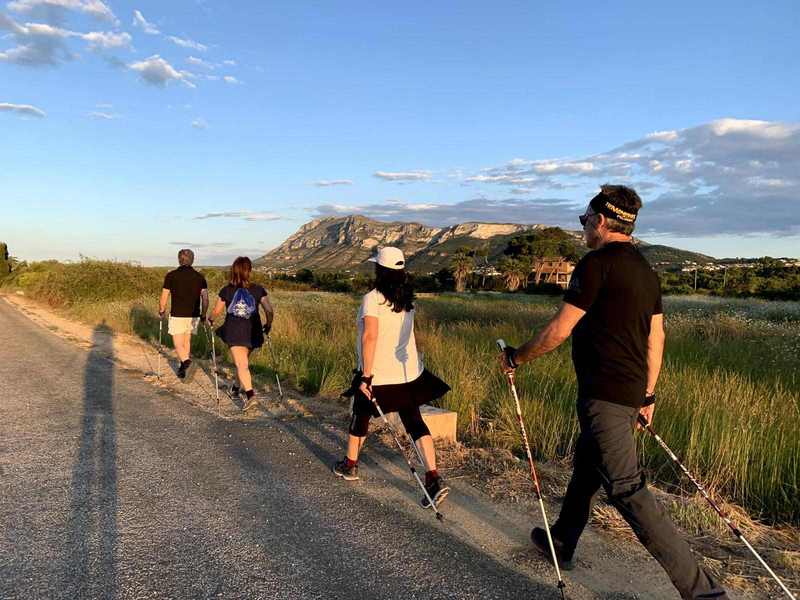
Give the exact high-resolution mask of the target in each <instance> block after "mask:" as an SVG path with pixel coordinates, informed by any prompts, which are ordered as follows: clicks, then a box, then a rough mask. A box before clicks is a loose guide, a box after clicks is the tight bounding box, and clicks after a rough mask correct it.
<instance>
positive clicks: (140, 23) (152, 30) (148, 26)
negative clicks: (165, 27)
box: [133, 10, 161, 35]
mask: <svg viewBox="0 0 800 600" xmlns="http://www.w3.org/2000/svg"><path fill="white" fill-rule="evenodd" d="M133 26H134V27H138V28H139V29H141V30H142V31H144V32H145V33H149V34H150V35H158V34H159V33H161V32H160V31H159V30H158V27H156V26H155V25H154V24H153V23H150V22H149V21H148V20H147V19H145V18H144V15H143V14H142V13H141V12H139V11H138V10H134V11H133Z"/></svg>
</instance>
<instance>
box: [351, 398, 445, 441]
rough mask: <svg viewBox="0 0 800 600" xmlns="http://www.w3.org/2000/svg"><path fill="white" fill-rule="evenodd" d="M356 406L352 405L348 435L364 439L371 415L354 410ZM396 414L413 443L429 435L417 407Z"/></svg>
mask: <svg viewBox="0 0 800 600" xmlns="http://www.w3.org/2000/svg"><path fill="white" fill-rule="evenodd" d="M358 404H359V403H358V401H356V402H355V403H354V404H353V416H352V417H351V418H350V434H351V435H354V436H356V437H364V436H365V435H367V430H368V429H369V419H370V417H371V416H372V415H371V414H370V413H369V412H366V411H360V410H356V407H357V406H358ZM397 414H398V415H399V416H400V421H401V422H402V423H403V427H405V428H406V431H407V432H408V435H410V436H411V439H412V440H414V441H415V442H416V441H417V440H418V439H419V438H421V437H425V436H426V435H430V434H431V432H430V430H429V429H428V426H427V425H426V424H425V421H423V420H422V415H421V414H420V412H419V406H412V407H408V408H403V409H401V410H398V411H397Z"/></svg>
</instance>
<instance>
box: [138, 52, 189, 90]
mask: <svg viewBox="0 0 800 600" xmlns="http://www.w3.org/2000/svg"><path fill="white" fill-rule="evenodd" d="M128 67H129V68H130V69H131V70H133V71H136V72H137V73H139V76H140V77H141V78H142V81H144V82H146V83H149V84H151V85H156V86H159V87H164V86H166V85H167V84H168V83H170V82H171V81H179V82H181V83H183V84H185V85H187V86H189V87H196V86H195V85H194V84H193V83H192V82H191V81H189V80H190V79H191V78H192V74H191V73H189V72H188V71H178V70H177V69H176V68H175V67H173V66H172V65H171V64H169V63H168V62H167V61H166V60H164V59H163V58H161V57H160V56H159V55H158V54H154V55H153V56H151V57H149V58H146V59H145V60H142V61H139V62H135V63H132V64H130V65H128Z"/></svg>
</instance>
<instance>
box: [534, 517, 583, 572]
mask: <svg viewBox="0 0 800 600" xmlns="http://www.w3.org/2000/svg"><path fill="white" fill-rule="evenodd" d="M552 534H553V530H552V529H551V530H550V535H551V536H552V538H553V548H554V549H555V551H556V558H557V559H558V566H559V567H560V568H561V569H563V570H564V571H572V569H574V568H575V551H574V550H573V551H571V552H570V551H568V550H567V548H566V547H565V546H564V542H562V541H561V540H559V539H558V538H557V537H556V536H554V535H552ZM531 541H532V542H533V545H534V546H536V548H537V549H538V550H539V552H541V553H542V554H543V555H544V557H545V558H546V559H547V560H548V561H550V562H551V563H552V562H553V554H552V552H550V544H549V542H548V541H547V532H546V531H545V530H544V529H542V528H541V527H534V528H533V531H531Z"/></svg>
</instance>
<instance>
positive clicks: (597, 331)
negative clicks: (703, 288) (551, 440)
mask: <svg viewBox="0 0 800 600" xmlns="http://www.w3.org/2000/svg"><path fill="white" fill-rule="evenodd" d="M641 207H642V201H641V199H640V198H639V196H638V194H637V193H636V192H635V191H634V190H633V189H631V188H629V187H625V186H622V185H604V186H602V188H601V190H600V193H599V194H597V195H596V196H595V197H594V198H592V200H591V202H590V203H589V206H588V207H587V209H586V212H585V213H584V214H583V215H581V216H580V222H581V225H582V226H583V234H584V238H585V240H586V245H587V246H588V247H589V248H590V249H591V250H592V251H591V252H589V253H588V254H587V255H586V256H584V257H583V258H582V259H581V260H580V262H579V263H578V265H577V266H576V267H575V271H574V272H573V274H572V278H571V280H570V284H569V288H568V289H567V291H566V292H565V294H564V301H563V303H562V304H561V307H560V308H559V311H558V313H557V314H556V316H555V317H553V319H551V321H550V322H549V323H548V324H547V325H546V326H545V328H544V329H543V330H542V331H541V332H540V333H539V334H538V335H536V336H535V337H534V338H532V339H531V340H530V341H529V342H527V343H526V344H524V345H522V346H520V347H519V348H518V349H515V348H511V347H507V348H506V351H505V353H503V354H501V357H500V360H501V364H502V366H503V368H504V369H505V370H507V371H508V370H510V369H515V368H517V367H518V366H520V365H521V364H523V363H526V362H530V361H532V360H535V359H536V358H538V357H540V356H542V355H543V354H545V353H547V352H550V351H551V350H554V349H555V348H557V347H558V346H559V345H560V344H561V343H562V342H564V341H565V340H566V339H567V338H568V337H570V335H571V336H572V361H573V363H574V365H575V374H576V376H577V379H578V400H577V412H578V421H579V423H580V429H581V434H580V437H579V438H578V443H577V445H576V449H575V459H574V470H573V473H572V479H571V480H570V482H569V486H568V487H567V493H566V495H565V497H564V502H563V504H562V506H561V514H560V515H559V517H558V520H557V521H556V522H555V523H554V524H553V526H552V527H551V528H550V533H551V534H552V538H553V543H554V546H555V550H556V556H557V558H558V560H559V563H560V565H561V567H562V568H563V569H572V568H573V567H574V566H575V549H576V547H577V545H578V540H579V538H580V536H581V533H582V532H583V530H584V528H585V527H586V524H587V523H588V522H589V517H590V515H591V512H592V504H593V502H594V499H595V498H596V496H597V493H598V492H599V490H600V488H603V489H605V491H606V494H607V496H608V499H609V501H610V502H611V504H613V505H614V507H615V508H616V509H617V510H618V511H619V513H620V514H621V515H622V517H623V518H624V519H625V520H626V521H627V522H628V524H629V525H630V527H631V529H632V530H633V532H634V533H635V534H636V536H637V537H638V538H639V540H640V541H641V542H642V544H643V545H644V546H645V548H647V550H648V551H649V552H650V554H652V555H653V557H654V558H655V559H656V560H657V561H658V562H659V563H660V564H661V566H662V567H663V568H664V570H665V571H666V572H667V574H668V575H669V577H670V579H671V580H672V583H673V585H674V586H675V588H676V589H677V590H678V592H679V593H680V595H681V597H682V598H684V600H700V599H701V598H702V599H710V598H715V599H725V598H727V595H726V593H725V591H724V590H723V589H722V588H720V587H719V586H718V585H717V584H716V583H715V582H714V580H713V579H712V578H711V575H710V574H709V573H708V572H707V571H706V570H705V569H703V568H702V567H700V565H699V564H698V563H697V560H696V559H695V558H694V556H693V555H692V552H691V550H690V548H689V545H688V544H687V543H686V541H685V540H684V539H683V538H682V537H681V536H680V534H679V533H678V531H677V530H676V529H675V526H674V525H673V524H672V522H671V521H670V520H669V518H668V517H667V516H666V514H665V512H664V509H663V508H662V507H661V505H659V504H658V502H657V501H656V500H655V498H654V497H653V495H652V494H651V493H650V490H649V489H648V487H647V483H646V481H645V476H644V473H643V471H642V469H641V466H640V465H639V457H638V454H637V451H636V440H635V439H634V436H633V431H634V425H635V424H636V422H637V419H638V418H639V415H640V414H641V415H642V416H644V417H645V418H646V419H647V420H648V421H651V420H652V418H653V409H654V407H655V386H656V381H657V380H658V375H659V373H660V371H661V361H662V356H663V351H664V326H663V323H664V315H663V314H662V312H663V311H662V306H661V289H660V284H659V280H658V276H657V275H656V273H655V272H654V271H653V269H652V268H651V267H650V265H649V264H648V263H647V261H646V260H645V258H644V257H643V256H642V255H641V254H640V252H639V251H638V249H637V248H636V246H634V244H633V243H632V242H633V240H632V238H631V234H632V233H633V229H634V226H635V223H636V216H637V214H638V212H639V209H640V208H641ZM531 539H532V541H533V543H534V545H535V546H536V547H537V548H539V550H540V551H542V553H543V554H544V555H545V556H547V557H548V558H550V549H549V545H548V541H547V534H546V532H545V531H544V529H541V528H539V527H536V528H534V529H533V531H532V532H531Z"/></svg>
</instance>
